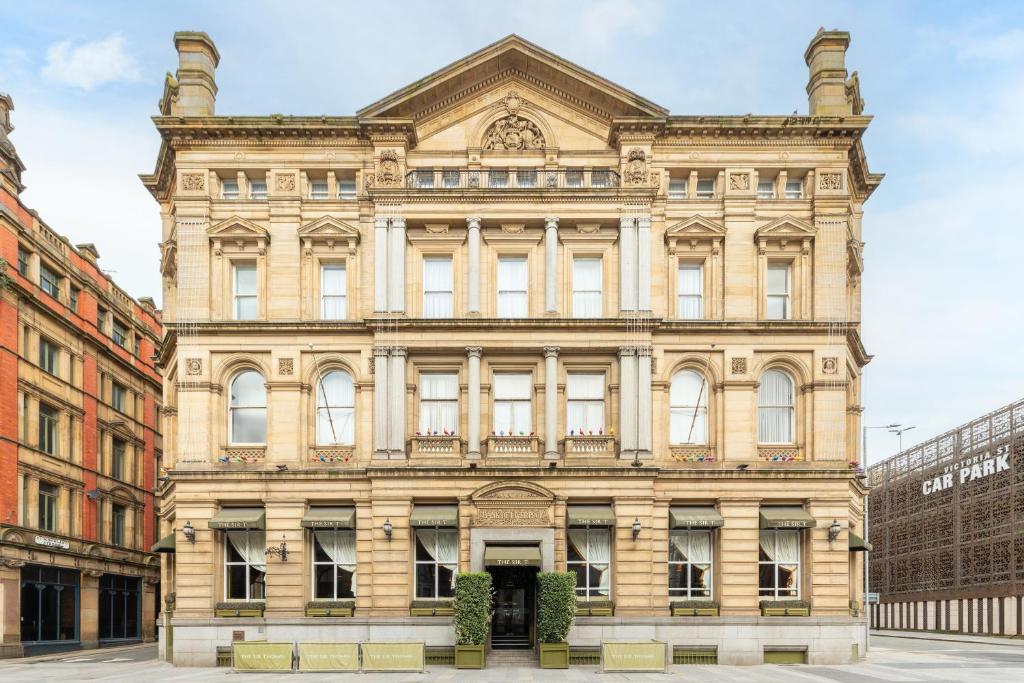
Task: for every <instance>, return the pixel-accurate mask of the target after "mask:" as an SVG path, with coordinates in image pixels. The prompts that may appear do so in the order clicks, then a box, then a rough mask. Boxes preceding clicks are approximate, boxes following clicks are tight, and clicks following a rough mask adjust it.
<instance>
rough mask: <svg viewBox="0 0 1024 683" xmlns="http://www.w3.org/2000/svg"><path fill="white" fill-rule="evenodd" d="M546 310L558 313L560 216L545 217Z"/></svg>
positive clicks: (554, 313) (553, 313)
mask: <svg viewBox="0 0 1024 683" xmlns="http://www.w3.org/2000/svg"><path fill="white" fill-rule="evenodd" d="M544 312H545V313H547V314H549V315H557V314H558V218H557V217H554V216H549V217H547V218H545V219H544Z"/></svg>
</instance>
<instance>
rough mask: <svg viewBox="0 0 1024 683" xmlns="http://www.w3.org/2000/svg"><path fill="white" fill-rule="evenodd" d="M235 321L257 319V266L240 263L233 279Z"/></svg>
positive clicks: (236, 267)
mask: <svg viewBox="0 0 1024 683" xmlns="http://www.w3.org/2000/svg"><path fill="white" fill-rule="evenodd" d="M232 283H233V287H232V289H233V290H234V292H233V295H234V314H235V320H255V319H256V264H254V263H239V264H236V265H235V267H234V273H233V277H232Z"/></svg>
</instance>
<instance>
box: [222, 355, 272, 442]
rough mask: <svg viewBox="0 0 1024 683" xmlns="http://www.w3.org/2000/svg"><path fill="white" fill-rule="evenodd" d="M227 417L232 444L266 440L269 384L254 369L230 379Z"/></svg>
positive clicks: (244, 371)
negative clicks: (228, 414) (229, 401)
mask: <svg viewBox="0 0 1024 683" xmlns="http://www.w3.org/2000/svg"><path fill="white" fill-rule="evenodd" d="M229 411H230V413H231V415H230V418H229V420H228V427H229V429H230V432H231V433H230V435H229V440H230V442H231V443H232V444H263V443H266V442H267V387H266V384H264V382H263V376H262V375H260V373H258V372H256V371H255V370H243V371H242V372H240V373H238V374H237V375H236V376H235V378H234V379H233V380H231V403H230V404H229Z"/></svg>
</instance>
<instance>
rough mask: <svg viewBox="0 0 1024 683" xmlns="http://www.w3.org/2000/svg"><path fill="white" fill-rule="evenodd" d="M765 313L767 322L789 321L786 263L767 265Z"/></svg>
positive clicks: (788, 289)
mask: <svg viewBox="0 0 1024 683" xmlns="http://www.w3.org/2000/svg"><path fill="white" fill-rule="evenodd" d="M767 292H768V293H767V297H768V299H767V301H766V302H765V303H766V306H765V311H766V313H767V317H768V319H769V320H789V319H790V317H792V312H791V311H790V277H789V264H788V263H769V264H768V287H767Z"/></svg>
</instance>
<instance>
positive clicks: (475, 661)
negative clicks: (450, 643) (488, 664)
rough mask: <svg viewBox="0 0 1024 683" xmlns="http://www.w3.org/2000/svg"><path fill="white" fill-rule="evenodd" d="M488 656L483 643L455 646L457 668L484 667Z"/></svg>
mask: <svg viewBox="0 0 1024 683" xmlns="http://www.w3.org/2000/svg"><path fill="white" fill-rule="evenodd" d="M486 658H487V655H486V654H485V653H484V646H483V645H456V646H455V668H456V669H482V668H484V661H485V660H486Z"/></svg>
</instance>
